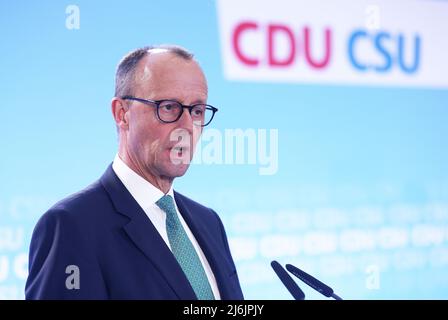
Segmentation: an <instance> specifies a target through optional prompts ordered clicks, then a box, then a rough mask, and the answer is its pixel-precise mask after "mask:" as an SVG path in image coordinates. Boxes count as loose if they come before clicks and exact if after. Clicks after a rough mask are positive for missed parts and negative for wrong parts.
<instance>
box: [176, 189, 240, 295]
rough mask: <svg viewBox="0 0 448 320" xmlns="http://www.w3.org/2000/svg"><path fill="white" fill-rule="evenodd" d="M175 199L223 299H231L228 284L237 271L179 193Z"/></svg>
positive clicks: (213, 236)
mask: <svg viewBox="0 0 448 320" xmlns="http://www.w3.org/2000/svg"><path fill="white" fill-rule="evenodd" d="M174 198H175V200H176V204H177V207H178V208H179V211H180V213H181V214H182V217H183V218H184V219H185V221H186V222H187V224H188V226H189V227H190V230H191V232H192V233H193V234H194V236H195V238H196V240H197V241H198V243H199V246H200V247H201V249H202V251H203V252H204V254H205V256H206V257H207V261H208V262H209V264H210V267H211V269H212V271H213V274H214V275H215V278H216V282H217V284H218V288H219V293H220V295H221V299H230V298H231V296H230V293H229V288H228V286H227V284H228V283H229V277H230V276H231V275H232V274H233V273H234V272H235V270H232V267H231V265H230V263H229V262H228V260H227V258H226V257H225V256H224V255H223V253H222V250H223V249H222V247H219V246H218V244H217V243H216V240H215V237H216V235H212V234H211V233H210V230H209V229H207V228H205V227H204V226H203V224H202V223H200V221H198V220H197V215H195V214H194V212H191V210H190V209H189V208H188V207H187V206H186V205H185V204H184V202H183V201H182V198H181V197H180V196H179V195H178V193H176V192H174Z"/></svg>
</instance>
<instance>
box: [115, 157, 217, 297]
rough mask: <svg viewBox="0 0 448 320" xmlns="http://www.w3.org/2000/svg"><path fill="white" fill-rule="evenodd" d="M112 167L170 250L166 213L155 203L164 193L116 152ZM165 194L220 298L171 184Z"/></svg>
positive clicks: (211, 285)
mask: <svg viewBox="0 0 448 320" xmlns="http://www.w3.org/2000/svg"><path fill="white" fill-rule="evenodd" d="M112 169H113V170H114V172H115V174H116V175H117V176H118V178H119V179H120V180H121V182H122V183H123V184H124V186H125V187H126V189H128V191H129V193H130V194H131V195H132V197H133V198H134V199H135V201H137V203H138V204H139V205H140V207H141V208H142V209H143V211H144V212H145V213H146V215H147V216H148V218H149V220H151V222H152V224H153V225H154V227H155V228H156V230H157V231H158V232H159V234H160V236H161V237H162V239H163V240H164V241H165V243H166V245H167V246H168V248H169V249H170V250H171V246H170V242H169V240H168V234H167V232H166V213H165V212H164V211H163V210H162V209H160V208H159V207H158V206H157V205H156V202H157V201H158V200H159V199H160V198H162V197H163V196H164V195H165V194H164V193H163V192H162V191H161V190H159V189H157V188H156V187H155V186H153V185H152V184H151V183H149V182H148V181H146V180H145V179H144V178H142V177H141V176H139V175H138V174H137V173H136V172H134V171H133V170H132V169H131V168H129V167H128V165H127V164H126V163H124V162H123V160H121V159H120V157H119V156H118V154H117V155H116V156H115V159H114V162H113V164H112ZM167 194H168V195H170V196H171V197H172V198H173V200H174V203H175V206H176V212H177V216H178V217H179V220H180V222H181V223H182V226H183V227H184V229H185V232H186V233H187V236H188V238H189V239H190V241H191V243H192V244H193V247H194V249H195V250H196V253H197V254H198V256H199V259H200V260H201V263H202V266H203V267H204V270H205V274H206V275H207V279H208V282H209V283H210V287H211V288H212V291H213V295H214V296H215V299H216V300H219V299H221V296H220V294H219V290H218V285H217V283H216V279H215V276H214V274H213V272H212V269H211V268H210V265H209V263H208V261H207V259H206V257H205V255H204V252H202V249H201V247H200V246H199V244H198V242H197V241H196V239H195V237H194V235H193V233H192V232H191V230H190V228H189V227H188V225H187V223H186V222H185V220H184V218H183V217H182V215H181V214H180V212H179V208H178V207H177V204H176V200H175V199H174V192H173V186H171V189H170V190H169V191H168V193H167Z"/></svg>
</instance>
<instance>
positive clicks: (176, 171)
mask: <svg viewBox="0 0 448 320" xmlns="http://www.w3.org/2000/svg"><path fill="white" fill-rule="evenodd" d="M189 167H190V164H186V163H180V164H170V165H169V168H166V169H167V170H166V175H167V176H169V177H172V178H177V177H182V176H183V175H184V174H185V173H187V170H188V168H189Z"/></svg>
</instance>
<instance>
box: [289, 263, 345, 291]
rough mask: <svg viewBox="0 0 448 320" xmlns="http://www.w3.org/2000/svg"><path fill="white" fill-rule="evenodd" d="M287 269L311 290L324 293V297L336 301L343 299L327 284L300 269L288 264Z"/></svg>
mask: <svg viewBox="0 0 448 320" xmlns="http://www.w3.org/2000/svg"><path fill="white" fill-rule="evenodd" d="M286 269H287V270H288V271H289V272H291V273H292V274H293V275H295V276H296V277H297V278H299V279H300V280H302V281H303V282H305V283H306V284H307V285H309V286H310V287H311V288H313V289H315V290H317V291H319V292H320V293H322V294H323V295H324V296H326V297H329V298H334V299H335V300H342V298H341V297H339V296H338V295H336V294H335V293H334V291H333V289H332V288H330V287H329V286H327V285H326V284H325V283H322V282H320V281H319V280H317V279H316V278H314V277H313V276H311V275H309V274H308V273H306V272H305V271H303V270H300V269H299V268H297V267H295V266H293V265H292V264H287V265H286Z"/></svg>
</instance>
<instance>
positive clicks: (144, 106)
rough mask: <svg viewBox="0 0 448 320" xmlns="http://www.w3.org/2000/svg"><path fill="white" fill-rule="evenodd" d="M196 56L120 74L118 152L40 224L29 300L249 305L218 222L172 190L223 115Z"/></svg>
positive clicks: (179, 51)
mask: <svg viewBox="0 0 448 320" xmlns="http://www.w3.org/2000/svg"><path fill="white" fill-rule="evenodd" d="M207 94H208V91H207V82H206V79H205V76H204V74H203V72H202V70H201V68H200V66H199V64H198V63H197V62H196V61H195V60H194V59H193V56H192V54H190V53H189V52H188V51H186V50H185V49H183V48H180V47H177V46H157V47H145V48H142V49H137V50H135V51H133V52H131V53H129V54H128V55H126V56H125V57H124V58H123V59H122V61H121V62H120V64H119V65H118V68H117V72H116V87H115V97H114V98H113V99H112V103H111V105H112V114H113V116H114V119H115V123H116V126H117V130H118V134H119V148H118V154H117V155H116V157H115V159H114V161H113V163H112V164H111V165H110V166H109V167H108V168H107V170H106V172H105V173H104V174H103V176H102V177H101V178H100V179H99V180H98V181H96V182H94V183H93V184H92V185H90V186H89V187H87V188H86V189H84V190H82V191H80V192H78V193H76V194H74V195H72V196H70V197H68V198H66V199H64V200H62V201H60V202H59V203H57V204H56V205H54V206H53V207H52V208H51V209H50V210H49V211H48V212H46V213H45V214H44V215H43V216H42V218H41V219H40V220H39V222H38V223H37V225H36V227H35V230H34V232H33V236H32V240H31V245H30V259H29V276H28V279H27V283H26V288H25V294H26V298H27V299H190V300H192V299H204V300H210V299H243V294H242V291H241V288H240V284H239V280H238V276H237V273H236V269H235V265H234V262H233V259H232V256H231V253H230V250H229V245H228V242H227V236H226V233H225V231H224V227H223V225H222V222H221V220H220V218H219V217H218V215H217V214H216V213H215V212H214V211H213V210H212V209H209V208H207V207H205V206H203V205H201V204H199V203H197V202H194V201H193V200H191V199H189V198H187V197H185V196H183V195H181V194H180V193H178V192H176V191H174V190H173V180H174V178H176V177H180V176H182V175H184V174H185V172H186V171H187V169H188V167H189V164H190V161H191V159H192V155H193V152H194V148H195V145H196V142H197V140H198V138H199V136H200V134H201V133H202V129H203V127H204V126H206V125H208V124H209V123H210V122H211V120H212V119H213V116H214V114H215V112H216V111H217V109H216V108H214V107H212V106H210V105H207V104H206V103H207V102H206V101H207Z"/></svg>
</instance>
